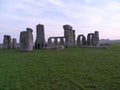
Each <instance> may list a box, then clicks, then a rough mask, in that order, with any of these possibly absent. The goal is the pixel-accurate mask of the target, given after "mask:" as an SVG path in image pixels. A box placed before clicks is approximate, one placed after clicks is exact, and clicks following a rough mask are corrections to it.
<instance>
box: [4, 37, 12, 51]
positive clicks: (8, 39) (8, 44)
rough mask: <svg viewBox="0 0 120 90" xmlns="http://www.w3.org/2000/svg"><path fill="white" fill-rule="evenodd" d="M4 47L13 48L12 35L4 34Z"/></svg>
mask: <svg viewBox="0 0 120 90" xmlns="http://www.w3.org/2000/svg"><path fill="white" fill-rule="evenodd" d="M3 48H4V49H10V48H11V36H9V35H4V39H3Z"/></svg>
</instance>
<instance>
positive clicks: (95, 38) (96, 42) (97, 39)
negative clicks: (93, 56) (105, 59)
mask: <svg viewBox="0 0 120 90" xmlns="http://www.w3.org/2000/svg"><path fill="white" fill-rule="evenodd" d="M93 45H95V46H96V45H99V32H98V31H95V33H94V34H93Z"/></svg>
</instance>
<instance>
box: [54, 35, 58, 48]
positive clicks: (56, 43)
mask: <svg viewBox="0 0 120 90" xmlns="http://www.w3.org/2000/svg"><path fill="white" fill-rule="evenodd" d="M54 45H55V46H57V45H58V40H57V37H54Z"/></svg>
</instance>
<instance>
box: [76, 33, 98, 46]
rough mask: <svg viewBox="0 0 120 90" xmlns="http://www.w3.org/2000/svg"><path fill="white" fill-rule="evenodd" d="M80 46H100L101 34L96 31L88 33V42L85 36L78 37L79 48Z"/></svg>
mask: <svg viewBox="0 0 120 90" xmlns="http://www.w3.org/2000/svg"><path fill="white" fill-rule="evenodd" d="M81 37H82V39H81ZM80 45H93V46H99V32H98V31H95V32H94V33H88V35H87V40H86V37H85V36H84V35H78V37H77V46H80Z"/></svg>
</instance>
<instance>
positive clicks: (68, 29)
mask: <svg viewBox="0 0 120 90" xmlns="http://www.w3.org/2000/svg"><path fill="white" fill-rule="evenodd" d="M63 29H64V37H65V46H66V47H71V46H73V44H74V35H73V34H74V33H75V32H74V31H73V30H72V29H73V28H72V26H70V25H63Z"/></svg>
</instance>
